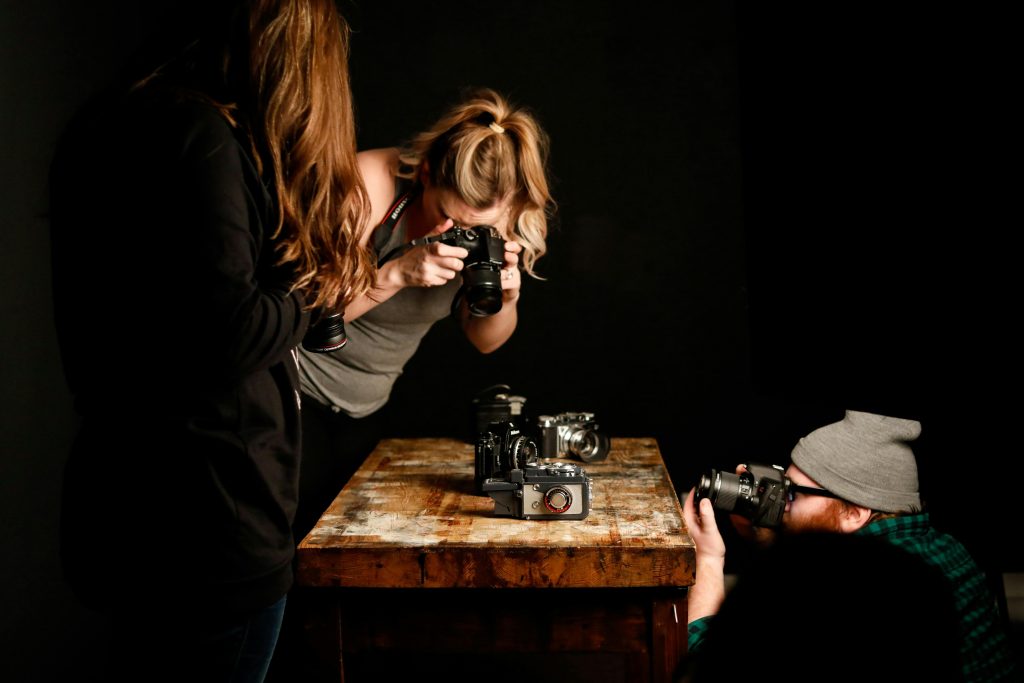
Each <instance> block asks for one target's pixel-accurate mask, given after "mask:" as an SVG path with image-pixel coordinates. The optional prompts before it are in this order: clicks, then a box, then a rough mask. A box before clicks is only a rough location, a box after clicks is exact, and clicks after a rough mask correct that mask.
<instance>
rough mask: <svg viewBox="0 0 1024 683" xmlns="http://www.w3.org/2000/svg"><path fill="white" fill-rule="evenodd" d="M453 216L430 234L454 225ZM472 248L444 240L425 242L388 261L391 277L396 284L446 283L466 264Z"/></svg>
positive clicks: (432, 285)
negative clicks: (446, 242)
mask: <svg viewBox="0 0 1024 683" xmlns="http://www.w3.org/2000/svg"><path fill="white" fill-rule="evenodd" d="M452 225H453V223H452V221H451V219H448V220H446V221H445V222H444V223H441V224H439V225H438V226H436V227H435V228H434V229H433V230H431V231H430V232H429V233H428V235H439V234H441V233H443V232H445V231H446V230H448V229H450V228H451V227H452ZM467 256H469V252H468V251H466V250H465V249H463V248H462V247H453V246H451V245H449V244H444V243H443V242H431V243H430V244H421V245H418V246H415V247H413V248H412V249H410V250H409V251H407V252H405V253H404V254H402V256H400V257H399V258H397V259H395V260H394V261H390V262H389V263H388V264H386V265H388V266H389V268H388V272H387V278H388V280H389V282H390V283H391V284H392V286H394V287H399V288H401V287H438V286H441V285H446V284H448V282H449V281H450V280H452V279H453V278H454V277H455V276H456V275H458V274H459V272H460V271H461V270H462V267H463V261H462V260H463V259H464V258H466V257H467Z"/></svg>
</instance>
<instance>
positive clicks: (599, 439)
mask: <svg viewBox="0 0 1024 683" xmlns="http://www.w3.org/2000/svg"><path fill="white" fill-rule="evenodd" d="M537 428H538V430H539V432H540V439H539V440H538V445H539V446H540V455H541V457H542V458H564V457H569V456H571V457H575V458H579V459H580V460H582V461H583V462H597V461H599V460H604V459H605V458H607V457H608V450H609V446H610V443H609V440H608V437H607V436H606V435H605V434H604V433H603V432H600V431H598V426H597V422H596V421H595V420H594V414H593V413H561V414H559V415H541V416H540V417H539V418H537Z"/></svg>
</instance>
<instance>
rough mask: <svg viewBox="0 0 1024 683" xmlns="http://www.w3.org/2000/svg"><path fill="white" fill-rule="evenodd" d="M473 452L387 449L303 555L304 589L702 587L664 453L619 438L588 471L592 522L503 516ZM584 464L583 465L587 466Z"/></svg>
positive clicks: (449, 445)
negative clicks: (476, 476)
mask: <svg viewBox="0 0 1024 683" xmlns="http://www.w3.org/2000/svg"><path fill="white" fill-rule="evenodd" d="M473 450H474V449H473V445H472V444H468V443H465V442H462V441H458V440H454V439H387V440H384V441H382V442H381V443H380V445H379V446H378V447H377V449H376V450H375V451H374V452H373V453H372V454H371V455H370V457H369V458H367V460H366V462H365V463H364V464H363V466H362V467H361V468H360V469H359V471H358V472H357V473H356V474H355V475H354V476H353V478H352V479H351V481H350V482H349V483H348V485H347V486H346V487H345V488H344V490H343V491H342V492H341V493H340V494H339V495H338V497H337V498H336V499H335V501H334V502H333V503H332V504H331V506H330V507H329V508H328V510H327V511H326V512H325V513H324V515H323V516H322V517H321V519H320V521H319V523H318V524H317V525H316V527H315V528H314V529H313V530H312V531H311V532H310V533H309V535H307V536H306V538H305V539H303V541H302V542H301V543H300V544H299V549H298V553H299V562H298V581H299V583H300V584H302V585H305V586H321V587H353V588H385V587H387V588H514V587H521V588H543V587H559V588H606V587H616V588H630V587H670V586H675V587H679V586H688V585H690V584H692V583H693V571H694V547H693V541H692V540H691V539H690V537H689V535H688V534H687V533H686V528H685V525H684V523H683V521H682V511H681V509H680V506H679V500H678V498H677V496H676V493H675V490H674V489H673V487H672V483H671V481H670V480H669V477H668V473H667V471H666V469H665V465H664V462H663V461H662V457H661V453H660V452H659V450H658V445H657V443H656V441H655V440H654V439H651V438H619V439H615V438H613V439H612V440H611V451H610V454H609V456H608V458H607V460H605V461H602V462H595V463H589V464H585V465H583V466H584V468H585V469H586V471H587V474H588V475H589V476H590V477H591V479H592V481H593V506H592V510H591V513H590V515H589V516H588V517H587V518H586V519H583V520H558V519H554V520H522V519H514V518H509V517H495V516H494V515H493V507H494V503H493V501H492V500H491V498H489V497H487V496H485V495H478V494H476V493H475V491H474V489H473V460H474V457H473ZM577 464H581V463H577Z"/></svg>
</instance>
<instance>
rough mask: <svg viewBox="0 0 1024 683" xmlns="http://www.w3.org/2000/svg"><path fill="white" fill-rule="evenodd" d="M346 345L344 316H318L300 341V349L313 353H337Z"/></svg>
mask: <svg viewBox="0 0 1024 683" xmlns="http://www.w3.org/2000/svg"><path fill="white" fill-rule="evenodd" d="M347 343H348V335H346V334H345V316H344V315H343V314H341V313H331V314H328V315H324V316H320V317H319V318H318V319H317V320H316V321H314V323H313V324H312V325H310V327H309V330H307V332H306V336H305V337H303V339H302V348H304V349H306V350H307V351H312V352H313V353H328V352H330V351H337V350H338V349H340V348H341V347H343V346H345V344H347Z"/></svg>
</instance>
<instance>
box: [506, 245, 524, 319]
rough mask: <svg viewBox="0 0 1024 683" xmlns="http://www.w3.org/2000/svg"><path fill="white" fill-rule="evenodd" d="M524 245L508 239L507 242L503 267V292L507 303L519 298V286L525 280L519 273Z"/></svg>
mask: <svg viewBox="0 0 1024 683" xmlns="http://www.w3.org/2000/svg"><path fill="white" fill-rule="evenodd" d="M522 251H523V245H521V244H519V242H513V241H511V240H507V241H506V242H505V265H503V266H502V267H501V294H502V299H503V300H504V301H505V303H510V302H512V301H515V300H516V299H518V298H519V288H520V287H522V285H523V281H522V278H521V276H520V273H519V254H520V253H521V252H522Z"/></svg>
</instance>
